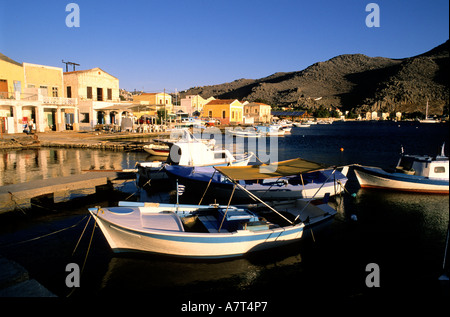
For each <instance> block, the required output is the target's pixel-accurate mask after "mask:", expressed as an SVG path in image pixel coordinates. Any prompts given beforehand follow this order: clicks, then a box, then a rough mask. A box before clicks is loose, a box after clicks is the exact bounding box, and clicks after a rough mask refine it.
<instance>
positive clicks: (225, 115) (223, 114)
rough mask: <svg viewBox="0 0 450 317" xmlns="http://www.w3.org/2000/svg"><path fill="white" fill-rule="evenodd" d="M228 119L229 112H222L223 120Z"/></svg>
mask: <svg viewBox="0 0 450 317" xmlns="http://www.w3.org/2000/svg"><path fill="white" fill-rule="evenodd" d="M226 117H227V112H226V111H225V110H223V111H222V119H225V118H226Z"/></svg>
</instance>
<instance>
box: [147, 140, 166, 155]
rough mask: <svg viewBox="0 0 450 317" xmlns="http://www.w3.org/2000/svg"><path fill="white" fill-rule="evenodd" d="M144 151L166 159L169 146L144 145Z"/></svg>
mask: <svg viewBox="0 0 450 317" xmlns="http://www.w3.org/2000/svg"><path fill="white" fill-rule="evenodd" d="M143 148H144V151H145V152H147V153H149V154H151V155H155V156H164V157H168V156H169V153H170V151H169V150H170V146H169V145H167V144H155V143H152V144H146V145H144V147H143Z"/></svg>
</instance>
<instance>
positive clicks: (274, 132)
mask: <svg viewBox="0 0 450 317" xmlns="http://www.w3.org/2000/svg"><path fill="white" fill-rule="evenodd" d="M256 131H257V132H258V133H260V134H262V135H266V136H282V135H284V134H285V131H284V130H282V129H281V126H279V125H270V126H257V127H256Z"/></svg>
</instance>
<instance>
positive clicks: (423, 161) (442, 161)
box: [355, 145, 449, 194]
mask: <svg viewBox="0 0 450 317" xmlns="http://www.w3.org/2000/svg"><path fill="white" fill-rule="evenodd" d="M355 175H356V177H357V179H358V182H359V184H360V186H361V187H363V188H381V189H390V190H398V191H410V192H424V193H436V194H448V193H449V160H448V157H446V156H445V155H444V145H443V146H442V149H441V154H440V155H437V156H435V157H431V156H426V155H425V156H424V155H402V156H401V158H400V160H399V162H398V164H397V167H396V168H395V170H394V171H389V170H384V169H381V168H378V167H367V166H360V165H355Z"/></svg>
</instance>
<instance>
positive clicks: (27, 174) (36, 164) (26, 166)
mask: <svg viewBox="0 0 450 317" xmlns="http://www.w3.org/2000/svg"><path fill="white" fill-rule="evenodd" d="M147 156H148V155H147V154H146V153H144V152H115V151H102V150H86V149H61V148H41V149H33V150H14V151H8V152H0V186H3V185H8V184H16V183H24V182H28V181H31V180H36V179H48V178H52V177H59V176H70V175H75V174H81V173H82V171H83V170H121V169H124V168H134V166H135V164H136V161H139V160H145V159H146V158H147Z"/></svg>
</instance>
